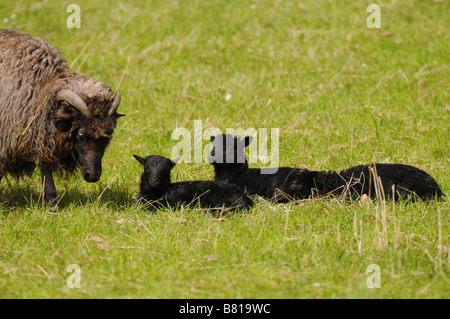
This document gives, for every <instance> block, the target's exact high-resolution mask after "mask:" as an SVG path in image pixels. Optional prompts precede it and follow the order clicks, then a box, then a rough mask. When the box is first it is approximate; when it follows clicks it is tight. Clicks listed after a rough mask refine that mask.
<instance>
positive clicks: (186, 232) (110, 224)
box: [0, 0, 450, 298]
mask: <svg viewBox="0 0 450 319" xmlns="http://www.w3.org/2000/svg"><path fill="white" fill-rule="evenodd" d="M371 2H372V1H350V0H348V1H347V0H345V1H331V0H324V1H308V0H302V1H278V0H276V1H269V0H260V1H237V0H230V1H220V0H211V1H162V0H161V1H158V0H155V1H135V2H133V3H125V2H123V1H95V2H93V1H77V3H78V4H79V5H80V8H81V10H82V11H81V12H82V15H81V19H82V20H81V28H80V29H68V28H67V26H66V19H67V17H68V16H69V15H70V13H67V12H66V6H67V5H68V4H67V3H64V2H60V1H44V2H37V1H19V2H13V1H6V2H3V3H2V4H1V5H0V27H2V28H20V29H22V30H24V31H27V32H29V33H31V34H33V35H37V36H42V37H45V38H46V39H48V40H49V41H50V42H51V43H52V44H53V45H55V46H56V47H58V48H60V49H61V50H62V52H63V53H64V55H65V57H66V58H67V60H68V62H69V64H71V65H72V68H73V69H74V70H78V71H81V72H84V73H87V74H88V75H90V76H92V77H94V78H96V79H99V80H100V79H104V80H105V81H106V82H107V83H108V84H109V85H110V86H111V87H112V88H113V89H117V88H118V89H119V90H120V92H121V94H122V104H121V106H120V108H119V110H120V111H121V112H123V113H126V115H127V116H126V117H124V118H121V119H120V120H119V124H118V127H117V129H116V131H115V134H114V139H113V141H112V143H111V145H110V147H109V148H108V149H107V152H106V154H105V156H104V159H103V170H104V172H103V175H102V178H101V180H100V182H98V183H95V184H88V183H86V182H85V181H83V179H82V177H81V175H80V174H77V175H75V176H72V177H70V178H65V177H59V178H57V179H56V184H57V189H58V192H59V196H60V203H59V205H58V207H57V208H56V209H55V211H54V212H49V210H48V209H47V208H45V207H43V206H42V205H41V204H40V192H41V181H40V173H39V171H37V172H36V173H35V174H34V176H33V178H32V179H23V180H21V181H14V180H11V179H10V180H9V185H8V183H7V181H6V180H5V179H3V180H2V181H1V184H0V297H2V298H56V297H62V298H124V297H132V298H448V297H449V290H448V287H449V275H450V272H449V258H450V255H449V246H450V234H449V229H450V224H449V212H450V206H449V203H448V201H444V202H432V203H414V204H411V205H405V204H402V203H395V204H393V203H392V202H388V203H387V204H386V205H383V204H382V203H380V202H378V201H376V202H373V203H367V204H360V203H359V202H353V203H349V202H344V201H342V200H340V199H330V200H325V199H320V200H313V201H308V202H302V203H289V204H284V205H275V204H272V203H270V202H267V201H265V200H262V199H258V200H257V201H258V203H257V205H256V207H255V208H254V209H252V210H251V211H250V212H249V213H248V214H244V215H238V216H233V217H230V218H225V219H217V218H211V217H210V216H208V215H207V214H204V213H203V212H202V211H200V210H198V209H184V210H179V211H161V212H159V213H156V214H148V213H147V212H146V211H145V210H144V209H142V208H141V207H138V206H136V205H135V204H134V198H135V197H136V196H137V193H138V182H139V177H140V174H141V171H142V170H141V167H140V166H139V164H138V163H137V162H136V161H135V160H134V159H133V157H132V155H133V154H139V155H142V156H145V155H149V154H159V155H163V156H167V157H170V156H171V150H172V147H174V146H175V145H176V144H177V143H178V141H175V140H173V139H171V134H172V132H173V130H174V129H175V128H187V129H188V130H190V132H192V133H193V129H194V121H195V120H201V121H202V125H203V130H205V129H207V128H212V127H217V128H219V129H221V130H225V129H226V128H244V129H245V128H250V127H253V128H256V129H258V128H280V165H281V166H296V167H306V168H309V169H314V170H326V169H344V168H347V167H350V166H353V165H357V164H362V163H370V162H383V163H385V162H394V163H405V164H411V165H415V166H417V167H419V168H421V169H424V170H425V171H427V172H429V173H430V174H431V175H432V176H433V177H435V179H436V180H437V181H438V182H439V184H440V185H441V187H442V190H443V191H444V193H446V194H449V193H450V176H449V170H450V158H449V150H450V138H449V137H450V126H449V123H450V107H449V104H448V101H449V95H448V92H449V85H448V84H449V83H448V81H449V62H450V61H449V57H450V54H449V53H450V52H449V43H450V38H449V34H450V33H449V29H448V12H449V2H448V1H446V0H444V1H432V0H427V1H419V0H417V1H413V0H411V1H383V5H382V6H381V28H380V29H370V28H368V27H367V25H366V19H367V17H368V16H369V15H370V13H367V12H366V8H367V6H368V5H369V4H370V3H371ZM205 137H206V138H207V137H208V136H205ZM207 146H208V141H207V140H206V139H205V140H204V141H203V147H207ZM258 165H262V164H254V166H258ZM212 177H213V170H212V167H211V166H210V165H209V164H207V163H205V162H203V163H196V164H187V163H182V164H179V165H177V167H176V168H175V169H174V172H173V180H174V181H180V180H199V179H211V178H212ZM71 264H76V265H78V266H79V267H80V269H81V288H80V289H70V288H68V286H67V284H66V280H67V278H68V277H69V275H71V273H70V272H67V267H68V266H69V265H71ZM372 264H375V265H378V266H379V267H380V272H381V288H379V289H369V288H368V287H367V284H366V281H367V278H368V276H369V275H370V274H369V273H366V269H367V267H368V266H369V265H372Z"/></svg>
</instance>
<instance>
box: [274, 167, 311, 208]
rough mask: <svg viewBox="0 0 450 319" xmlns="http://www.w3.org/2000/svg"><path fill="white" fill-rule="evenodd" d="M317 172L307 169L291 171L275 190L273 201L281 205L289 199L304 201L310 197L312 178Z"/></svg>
mask: <svg viewBox="0 0 450 319" xmlns="http://www.w3.org/2000/svg"><path fill="white" fill-rule="evenodd" d="M316 176H317V172H311V171H309V170H307V169H298V168H295V169H293V170H292V171H291V172H290V173H289V174H288V175H287V176H286V179H285V180H284V182H283V184H281V185H280V186H279V187H278V188H276V189H275V195H274V200H275V201H277V202H279V203H282V202H287V201H289V200H291V199H306V198H308V197H310V196H311V195H312V189H313V188H314V178H315V177H316Z"/></svg>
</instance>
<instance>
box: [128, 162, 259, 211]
mask: <svg viewBox="0 0 450 319" xmlns="http://www.w3.org/2000/svg"><path fill="white" fill-rule="evenodd" d="M134 157H135V158H136V160H137V161H138V162H139V163H141V164H142V165H144V173H143V174H142V177H141V183H140V193H139V197H138V201H140V202H142V203H143V204H144V205H145V206H146V207H147V208H148V209H149V210H155V209H158V208H160V207H172V208H175V209H176V208H178V207H179V206H181V205H183V206H196V205H198V206H200V207H203V208H213V209H220V211H221V212H223V211H229V210H233V211H234V210H248V209H249V208H250V207H252V206H253V201H252V200H251V199H250V198H248V197H247V196H246V195H245V194H244V192H242V191H241V190H240V189H239V188H237V187H236V186H234V185H232V184H229V183H225V182H214V181H190V182H178V183H171V181H170V171H171V170H172V168H173V167H174V166H175V164H176V162H177V160H174V161H171V160H170V159H168V158H165V157H162V156H158V155H150V156H147V157H146V158H143V157H140V156H138V155H134Z"/></svg>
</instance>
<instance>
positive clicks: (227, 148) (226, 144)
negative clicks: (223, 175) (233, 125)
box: [208, 134, 253, 166]
mask: <svg viewBox="0 0 450 319" xmlns="http://www.w3.org/2000/svg"><path fill="white" fill-rule="evenodd" d="M210 140H211V143H212V144H213V149H212V150H211V153H210V154H209V156H208V161H209V163H210V164H213V165H215V166H216V165H224V166H225V165H226V164H238V165H239V164H244V163H246V162H247V160H246V159H245V148H246V147H247V146H248V145H249V144H250V143H251V141H252V140H253V137H251V136H246V137H245V138H243V139H241V138H240V136H233V135H230V134H221V135H217V136H211V139H210Z"/></svg>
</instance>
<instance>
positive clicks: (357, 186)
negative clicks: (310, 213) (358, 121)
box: [274, 164, 445, 202]
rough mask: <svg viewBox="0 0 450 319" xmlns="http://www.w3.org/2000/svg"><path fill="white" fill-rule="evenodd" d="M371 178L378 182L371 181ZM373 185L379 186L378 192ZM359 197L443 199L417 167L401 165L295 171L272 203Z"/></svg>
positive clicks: (431, 180) (432, 181) (432, 182)
mask: <svg viewBox="0 0 450 319" xmlns="http://www.w3.org/2000/svg"><path fill="white" fill-rule="evenodd" d="M374 175H375V176H378V177H379V179H378V178H377V179H376V180H375V179H374ZM378 181H381V183H379V182H378ZM376 185H380V186H378V191H377V190H376ZM393 187H394V189H392V188H393ZM377 193H378V195H377ZM363 194H366V195H368V196H369V197H371V198H376V197H377V196H379V197H382V196H383V194H384V196H385V197H386V198H391V199H392V198H394V199H396V200H397V199H399V198H401V199H403V200H406V201H409V200H410V201H415V200H416V199H417V198H419V199H421V200H432V199H436V198H440V197H442V196H445V195H444V194H443V193H442V191H441V188H440V187H439V185H438V183H437V182H436V180H435V179H434V178H433V177H431V176H430V175H429V174H428V173H426V172H424V171H422V170H421V169H418V168H417V167H413V166H410V165H404V164H372V165H359V166H355V167H351V168H349V169H347V170H344V171H340V172H335V171H309V170H307V169H295V170H293V171H292V172H290V174H289V175H288V176H287V177H286V180H285V181H284V183H283V184H282V185H281V186H280V187H278V189H277V191H276V195H275V198H274V199H275V200H276V201H278V202H285V201H287V200H291V199H306V198H309V197H312V196H318V197H320V196H327V195H335V196H343V197H350V198H355V197H356V198H357V197H360V196H362V195H363Z"/></svg>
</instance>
